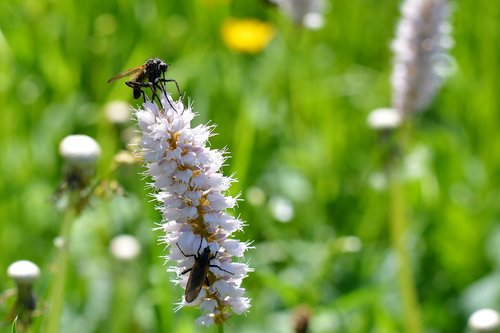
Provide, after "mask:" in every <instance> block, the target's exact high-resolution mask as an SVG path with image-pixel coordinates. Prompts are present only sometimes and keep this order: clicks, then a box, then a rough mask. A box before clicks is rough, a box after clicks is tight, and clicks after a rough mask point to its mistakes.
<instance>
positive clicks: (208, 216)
mask: <svg viewBox="0 0 500 333" xmlns="http://www.w3.org/2000/svg"><path fill="white" fill-rule="evenodd" d="M135 115H136V117H137V121H138V125H139V128H140V130H141V132H142V140H141V148H142V153H143V157H144V160H145V162H146V165H147V169H148V174H149V175H150V176H151V177H152V179H153V181H154V182H153V183H152V187H153V188H154V189H155V193H156V198H157V199H158V201H159V202H160V205H159V207H158V208H159V210H160V211H161V212H162V215H163V221H162V223H161V226H160V227H159V229H160V230H162V231H163V232H164V234H163V235H162V236H161V241H162V242H163V243H165V244H167V245H168V248H169V251H170V252H169V254H167V255H166V256H165V259H167V260H168V262H169V263H171V264H172V266H171V267H170V270H171V271H174V272H176V273H177V279H176V280H175V282H176V283H178V284H180V285H181V286H182V287H183V288H186V286H187V285H188V280H189V279H190V275H191V274H193V275H196V276H193V281H194V280H195V278H197V277H198V278H200V279H198V280H199V283H197V284H196V286H197V287H201V289H199V288H198V290H196V288H195V289H193V288H192V284H193V281H191V286H190V289H189V290H188V291H187V292H186V296H185V297H184V298H183V300H182V301H181V302H180V307H183V306H198V307H199V308H200V309H201V310H202V312H203V314H202V315H201V317H199V318H198V319H197V323H198V324H200V325H211V324H213V323H216V324H221V323H223V322H224V321H225V320H226V319H227V318H228V317H229V316H230V315H231V313H235V314H241V313H243V312H245V311H247V310H248V309H249V307H250V300H249V299H248V298H247V297H245V289H243V288H242V287H241V282H242V280H243V278H244V277H246V276H247V273H248V272H249V271H250V268H249V267H248V265H247V264H246V263H240V262H235V261H233V260H234V258H235V257H236V258H241V257H242V256H243V253H244V252H245V250H246V249H247V248H248V247H249V244H248V243H245V242H241V241H239V240H237V239H233V238H232V237H231V236H232V234H233V233H234V232H235V231H238V230H241V229H242V226H243V222H242V221H241V220H239V219H238V218H235V217H233V216H231V215H229V214H228V213H227V211H226V210H228V209H232V208H233V207H234V206H235V205H236V200H237V198H234V197H231V196H228V195H227V194H226V192H227V190H228V189H229V186H230V184H231V183H232V182H233V181H235V180H234V179H232V178H230V177H226V176H224V175H223V174H222V173H221V171H220V169H221V167H222V165H223V164H224V162H225V161H226V156H225V154H224V152H221V151H219V150H215V149H211V148H209V147H208V146H207V142H208V139H209V137H210V136H211V134H212V132H211V131H212V129H213V128H212V127H209V126H205V125H198V126H196V127H191V121H192V120H193V118H194V116H195V114H194V113H193V110H192V108H191V105H188V106H185V105H184V104H183V102H182V101H181V100H179V101H177V102H176V101H174V100H173V99H172V98H171V97H170V95H169V94H168V95H165V94H162V96H161V105H160V106H159V105H157V104H156V103H154V102H150V101H147V102H145V103H144V104H143V107H142V108H141V109H139V110H137V111H136V113H135ZM204 253H208V254H209V255H208V257H205V258H208V259H209V261H208V263H204V262H202V260H200V258H202V256H203V255H204ZM202 264H206V265H205V267H201V269H196V272H194V271H195V269H194V268H196V267H198V268H200V265H202ZM195 265H196V267H195ZM203 268H206V269H207V271H206V272H207V273H206V276H203V275H204V274H205V271H204V270H203ZM193 272H194V273H193ZM196 286H195V287H196Z"/></svg>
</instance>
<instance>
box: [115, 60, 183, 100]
mask: <svg viewBox="0 0 500 333" xmlns="http://www.w3.org/2000/svg"><path fill="white" fill-rule="evenodd" d="M167 70H168V64H167V63H166V62H164V61H163V60H161V59H159V58H152V59H149V60H148V61H146V63H145V64H144V65H142V66H137V67H134V68H131V69H129V70H127V71H125V72H123V73H120V74H118V75H116V76H114V77H112V78H111V79H109V80H108V83H111V82H113V81H116V80H118V79H121V78H123V77H126V76H131V75H133V77H132V79H130V80H129V81H125V84H126V85H127V86H129V87H130V88H132V90H133V94H134V98H135V99H138V98H139V97H141V95H142V97H143V99H144V101H146V93H145V92H144V90H143V88H150V89H151V91H152V96H151V99H152V100H154V99H155V97H156V98H157V99H158V101H159V102H160V105H161V101H160V98H159V97H158V95H157V90H160V91H161V92H163V93H165V94H166V90H165V84H166V83H168V82H173V83H175V86H176V88H177V92H178V93H179V96H181V91H180V89H179V85H178V84H177V81H175V80H174V79H166V78H165V73H166V71H167ZM169 103H170V101H169ZM170 106H172V105H170ZM172 107H173V106H172Z"/></svg>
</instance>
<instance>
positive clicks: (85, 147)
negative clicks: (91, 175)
mask: <svg viewBox="0 0 500 333" xmlns="http://www.w3.org/2000/svg"><path fill="white" fill-rule="evenodd" d="M59 152H60V154H61V156H62V157H63V158H64V160H65V161H66V163H67V164H69V165H71V166H73V167H79V168H82V169H84V168H87V167H89V166H94V165H95V163H96V161H97V159H98V158H99V156H100V155H101V147H100V146H99V144H98V143H97V141H95V140H94V139H93V138H91V137H90V136H87V135H83V134H74V135H68V136H67V137H65V138H64V139H63V140H62V141H61V143H60V144H59Z"/></svg>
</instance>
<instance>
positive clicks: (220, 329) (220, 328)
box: [217, 324, 224, 333]
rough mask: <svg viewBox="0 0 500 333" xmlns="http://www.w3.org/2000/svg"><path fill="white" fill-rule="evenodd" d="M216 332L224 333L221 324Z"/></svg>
mask: <svg viewBox="0 0 500 333" xmlns="http://www.w3.org/2000/svg"><path fill="white" fill-rule="evenodd" d="M217 332H218V333H224V325H223V324H219V325H217Z"/></svg>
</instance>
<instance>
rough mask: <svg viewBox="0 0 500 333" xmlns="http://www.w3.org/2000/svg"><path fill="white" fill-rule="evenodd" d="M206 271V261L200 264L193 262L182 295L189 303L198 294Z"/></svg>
mask: <svg viewBox="0 0 500 333" xmlns="http://www.w3.org/2000/svg"><path fill="white" fill-rule="evenodd" d="M207 273H208V263H207V264H205V265H200V264H199V263H198V262H195V263H194V265H193V269H192V270H191V274H189V279H188V283H187V286H186V293H185V294H184V297H185V298H186V302H188V303H191V302H192V301H194V300H195V299H196V297H198V295H199V294H200V290H201V287H203V284H204V283H205V278H206V276H207Z"/></svg>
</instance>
